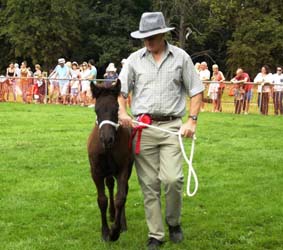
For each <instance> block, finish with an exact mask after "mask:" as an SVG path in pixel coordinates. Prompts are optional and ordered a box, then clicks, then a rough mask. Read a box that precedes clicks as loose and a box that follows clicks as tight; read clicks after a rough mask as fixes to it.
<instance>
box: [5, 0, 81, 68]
mask: <svg viewBox="0 0 283 250" xmlns="http://www.w3.org/2000/svg"><path fill="white" fill-rule="evenodd" d="M3 19H4V27H3V29H2V31H1V37H5V39H6V40H7V41H8V43H9V45H10V46H11V47H10V52H11V54H12V55H13V57H14V58H21V59H26V60H28V61H30V62H32V63H33V64H35V63H43V64H44V65H45V66H47V67H50V66H51V65H54V63H56V60H57V58H59V57H63V56H64V57H69V56H71V55H72V49H73V48H74V46H75V45H76V44H77V42H78V41H79V37H80V31H79V29H78V27H77V22H78V8H77V1H74V0H69V1H66V2H62V1H59V0H50V1H45V0H30V1H21V0H7V3H6V6H5V9H4V10H3Z"/></svg>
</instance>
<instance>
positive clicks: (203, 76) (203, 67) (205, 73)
mask: <svg viewBox="0 0 283 250" xmlns="http://www.w3.org/2000/svg"><path fill="white" fill-rule="evenodd" d="M199 77H200V80H202V81H209V79H210V71H209V70H208V67H207V63H206V62H202V63H201V64H200V71H199ZM204 85H205V87H206V88H207V87H208V84H207V83H204ZM203 94H204V93H203ZM200 111H201V112H203V111H204V97H203V98H202V105H201V110H200Z"/></svg>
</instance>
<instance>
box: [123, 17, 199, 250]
mask: <svg viewBox="0 0 283 250" xmlns="http://www.w3.org/2000/svg"><path fill="white" fill-rule="evenodd" d="M172 29H174V28H169V27H167V26H166V24H165V20H164V17H163V14H162V13H161V12H150V13H144V14H143V15H142V17H141V20H140V26H139V30H138V31H136V32H132V33H131V36H132V37H133V38H137V39H144V45H145V48H142V49H140V50H138V51H136V52H135V53H133V54H131V55H130V56H129V58H128V59H127V63H126V65H125V66H124V67H123V69H122V71H121V74H120V76H119V78H120V80H121V83H122V88H121V95H120V97H119V104H120V111H119V119H120V122H121V124H122V125H123V126H132V125H133V123H132V118H131V117H130V116H129V115H128V114H127V111H126V99H127V96H128V94H129V93H130V92H131V91H132V106H131V110H132V114H133V116H135V117H138V116H140V117H144V115H146V114H149V115H150V118H151V120H152V125H154V126H157V127H160V128H164V129H168V130H171V131H178V130H179V129H180V131H181V133H182V135H183V136H184V137H192V136H193V134H194V132H195V130H196V125H197V115H198V113H199V109H200V105H201V100H202V92H203V90H204V86H203V84H202V83H201V81H200V79H199V76H198V75H197V73H196V70H195V69H194V65H193V63H192V60H191V58H190V56H189V55H188V54H187V53H186V52H185V51H183V50H182V49H179V48H177V47H175V46H172V45H171V44H169V43H168V42H166V40H165V39H164V34H165V33H166V32H168V31H170V30H172ZM187 95H189V96H190V97H191V102H190V115H189V119H188V120H187V122H186V123H184V124H182V120H181V118H182V116H184V115H185V113H186V97H187ZM137 143H139V145H140V152H139V154H136V155H135V166H136V170H137V175H138V178H139V183H140V185H141V189H142V192H143V195H144V207H145V214H146V221H147V225H148V229H149V235H148V236H149V240H148V244H147V245H148V250H156V249H159V246H161V245H162V243H163V242H164V237H165V230H164V226H163V219H162V213H161V201H160V195H161V190H160V189H161V184H163V185H164V188H165V197H166V222H167V225H168V227H169V237H170V240H171V241H173V242H175V243H178V242H180V241H182V240H183V233H182V229H181V224H180V223H181V206H182V188H183V182H184V178H183V172H182V155H181V150H180V145H179V142H178V137H177V136H174V135H169V134H166V133H163V132H156V130H153V129H150V128H146V129H143V131H142V136H141V140H140V142H138V141H137V139H136V138H135V139H134V141H133V148H134V149H135V147H136V146H137Z"/></svg>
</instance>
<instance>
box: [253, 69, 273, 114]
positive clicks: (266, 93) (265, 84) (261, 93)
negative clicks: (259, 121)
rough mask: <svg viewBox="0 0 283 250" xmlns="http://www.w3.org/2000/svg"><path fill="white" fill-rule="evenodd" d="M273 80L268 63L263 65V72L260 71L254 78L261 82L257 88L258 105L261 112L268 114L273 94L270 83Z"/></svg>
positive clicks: (258, 82)
mask: <svg viewBox="0 0 283 250" xmlns="http://www.w3.org/2000/svg"><path fill="white" fill-rule="evenodd" d="M272 80H273V77H272V74H271V73H270V69H269V67H268V66H267V65H264V66H262V68H261V72H260V73H258V74H257V76H256V77H255V79H254V82H255V83H257V84H259V85H258V88H257V91H258V106H259V108H260V112H261V114H263V115H268V104H269V98H270V95H271V87H270V84H272Z"/></svg>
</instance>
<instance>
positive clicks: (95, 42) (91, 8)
mask: <svg viewBox="0 0 283 250" xmlns="http://www.w3.org/2000/svg"><path fill="white" fill-rule="evenodd" d="M82 3H83V4H82V7H81V9H80V13H81V16H82V17H83V18H82V19H81V22H80V30H81V31H82V44H81V46H79V47H78V48H77V51H76V53H75V55H76V57H80V59H82V58H86V57H88V58H90V57H92V58H95V60H96V61H97V62H98V65H99V66H102V65H104V64H107V63H108V62H110V61H112V62H115V63H120V61H121V59H122V58H123V57H127V56H128V55H129V54H130V53H131V52H132V51H133V50H135V47H136V45H138V46H139V45H140V42H139V41H138V42H135V41H133V40H132V39H130V32H131V31H133V30H136V29H138V23H139V19H140V16H141V14H142V13H143V12H144V11H148V10H150V6H151V4H150V1H149V0H145V1H143V0H138V1H137V0H136V1H134V0H113V1H103V2H102V1H83V2H82Z"/></svg>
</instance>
